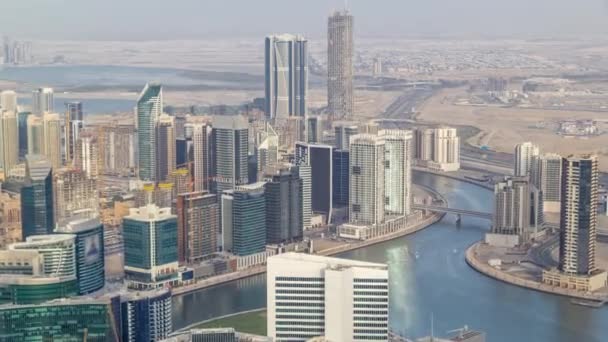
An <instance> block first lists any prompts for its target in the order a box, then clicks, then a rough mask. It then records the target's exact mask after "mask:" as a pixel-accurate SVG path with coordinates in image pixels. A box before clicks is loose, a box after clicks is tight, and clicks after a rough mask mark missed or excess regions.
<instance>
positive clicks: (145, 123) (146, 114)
mask: <svg viewBox="0 0 608 342" xmlns="http://www.w3.org/2000/svg"><path fill="white" fill-rule="evenodd" d="M162 112H163V89H162V86H161V85H160V84H158V83H156V84H154V83H149V84H146V86H145V87H144V89H143V90H142V92H141V94H140V95H139V99H138V100H137V142H138V150H139V153H138V156H139V164H138V166H139V179H141V180H145V181H157V180H158V179H157V175H156V164H157V160H156V158H157V154H156V148H157V146H156V121H157V120H158V118H159V117H160V115H161V114H162Z"/></svg>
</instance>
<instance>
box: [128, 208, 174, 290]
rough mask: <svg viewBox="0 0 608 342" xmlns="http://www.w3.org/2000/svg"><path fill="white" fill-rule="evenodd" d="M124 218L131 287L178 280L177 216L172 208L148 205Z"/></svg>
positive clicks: (132, 211) (155, 285) (156, 285)
mask: <svg viewBox="0 0 608 342" xmlns="http://www.w3.org/2000/svg"><path fill="white" fill-rule="evenodd" d="M129 212H130V214H129V216H126V217H124V218H123V239H124V246H125V275H126V279H127V282H128V283H129V285H130V287H133V288H138V289H147V288H157V287H162V286H164V285H165V284H171V283H173V282H174V281H176V278H177V268H178V256H177V217H176V216H175V215H173V214H171V209H170V208H159V207H157V206H156V205H153V204H151V205H147V206H145V207H141V208H134V209H130V210H129Z"/></svg>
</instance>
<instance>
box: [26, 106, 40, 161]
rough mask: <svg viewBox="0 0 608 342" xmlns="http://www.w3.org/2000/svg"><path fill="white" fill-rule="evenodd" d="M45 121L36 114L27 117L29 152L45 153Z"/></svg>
mask: <svg viewBox="0 0 608 342" xmlns="http://www.w3.org/2000/svg"><path fill="white" fill-rule="evenodd" d="M44 144H45V141H44V123H43V122H42V118H41V117H40V116H36V115H29V116H28V117H27V153H26V154H40V155H44V154H45V151H44Z"/></svg>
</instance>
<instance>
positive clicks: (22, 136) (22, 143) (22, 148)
mask: <svg viewBox="0 0 608 342" xmlns="http://www.w3.org/2000/svg"><path fill="white" fill-rule="evenodd" d="M30 115H32V113H31V112H19V113H18V114H17V121H18V124H19V159H23V158H25V155H26V154H27V141H28V135H27V120H28V118H29V116H30Z"/></svg>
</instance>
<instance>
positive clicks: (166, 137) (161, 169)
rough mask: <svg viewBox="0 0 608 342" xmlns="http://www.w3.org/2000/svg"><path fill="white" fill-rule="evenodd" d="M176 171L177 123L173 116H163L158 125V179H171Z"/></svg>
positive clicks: (159, 118)
mask: <svg viewBox="0 0 608 342" xmlns="http://www.w3.org/2000/svg"><path fill="white" fill-rule="evenodd" d="M173 170H175V121H174V119H173V117H172V116H169V115H167V114H161V115H160V116H159V117H158V120H157V123H156V178H157V180H158V181H166V180H168V179H169V175H170V174H171V172H173Z"/></svg>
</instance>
